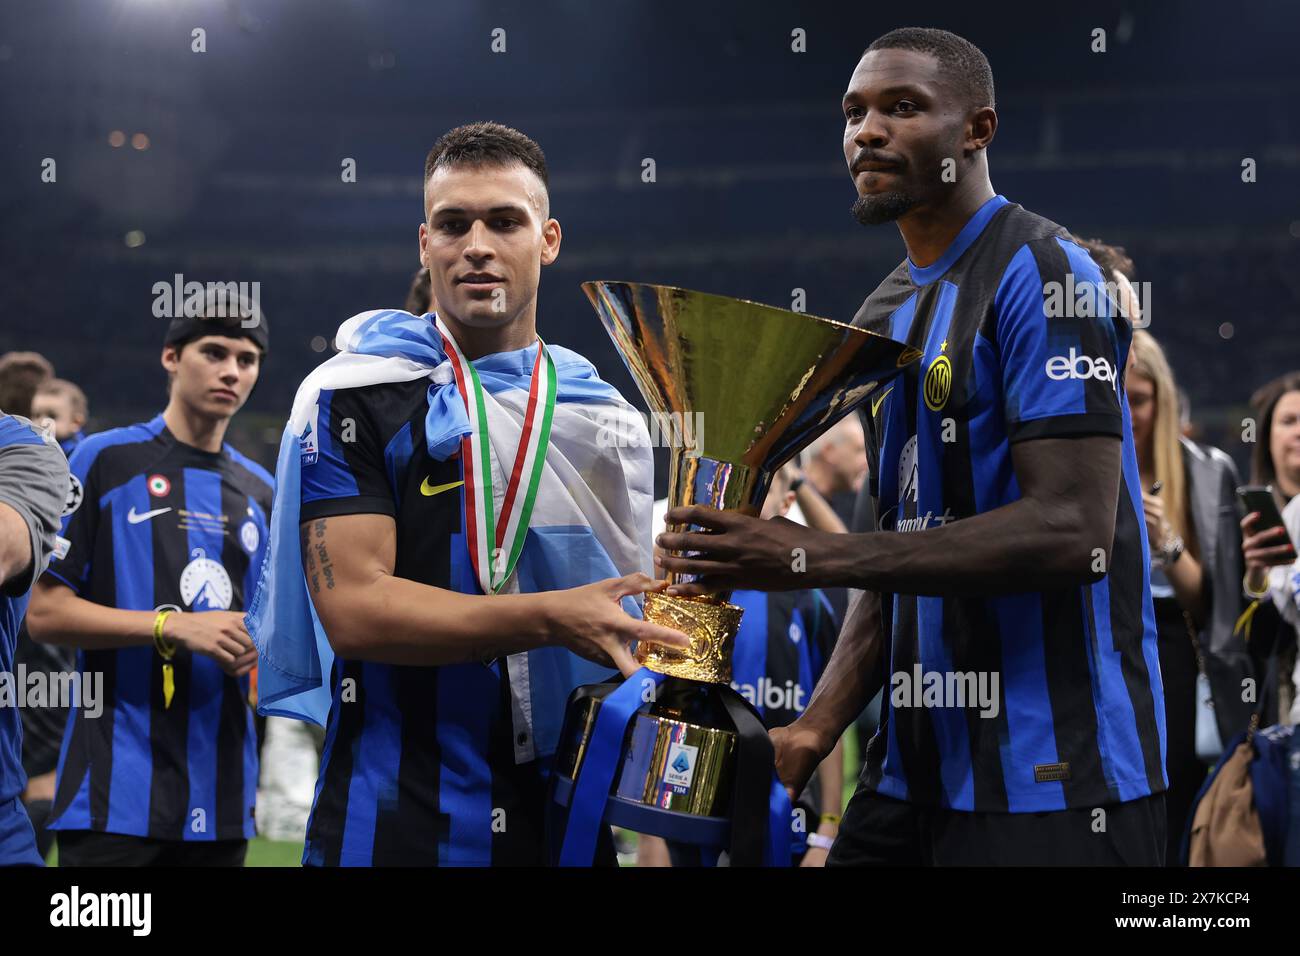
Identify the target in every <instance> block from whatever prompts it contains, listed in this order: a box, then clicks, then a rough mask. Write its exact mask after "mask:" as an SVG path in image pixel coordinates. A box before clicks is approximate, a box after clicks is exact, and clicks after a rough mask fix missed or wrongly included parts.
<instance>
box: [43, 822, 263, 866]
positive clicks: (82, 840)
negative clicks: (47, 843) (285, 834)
mask: <svg viewBox="0 0 1300 956" xmlns="http://www.w3.org/2000/svg"><path fill="white" fill-rule="evenodd" d="M57 839H58V844H59V866H60V867H64V866H243V865H244V854H245V853H247V852H248V841H247V840H202V841H200V840H156V839H154V838H153V837H138V836H128V835H127V834H125V833H102V832H100V831H98V830H59V831H58V838H57Z"/></svg>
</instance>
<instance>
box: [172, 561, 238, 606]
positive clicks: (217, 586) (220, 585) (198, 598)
mask: <svg viewBox="0 0 1300 956" xmlns="http://www.w3.org/2000/svg"><path fill="white" fill-rule="evenodd" d="M190 554H191V555H192V556H193V560H192V561H190V563H189V564H187V565H185V570H184V571H182V572H181V600H183V601H184V602H185V603H186V604H188V605H189V608H190V610H191V611H228V610H230V603H231V601H232V600H233V599H234V588H232V587H231V584H230V575H228V574H227V573H226V569H225V568H223V567H222V566H221V565H220V564H218V563H217V562H216V561H213V560H212V559H211V558H209V557H206V556H205V555H204V551H203V549H202V548H195V549H194V550H193V551H191V552H190Z"/></svg>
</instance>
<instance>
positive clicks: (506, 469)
mask: <svg viewBox="0 0 1300 956" xmlns="http://www.w3.org/2000/svg"><path fill="white" fill-rule="evenodd" d="M435 321H436V320H435V317H434V316H433V315H431V314H430V315H425V316H414V315H411V314H410V313H408V312H399V311H396V310H377V311H373V312H364V313H362V314H360V315H356V316H353V317H352V318H351V319H349V320H348V321H346V322H344V323H343V325H342V326H341V327H340V328H339V331H338V335H337V336H336V338H335V345H336V347H337V348H338V349H339V350H340V351H339V352H338V354H336V355H335V356H334V357H332V358H330V359H329V360H328V361H326V362H324V363H323V364H322V365H320V366H319V367H317V368H316V370H315V371H313V372H312V373H311V374H310V375H308V376H307V378H306V379H305V380H304V381H303V383H302V385H301V386H300V387H299V389H298V393H297V396H296V397H295V398H294V403H293V411H292V414H291V416H290V419H289V423H288V425H287V426H286V428H285V431H284V435H283V437H282V439H281V442H280V454H279V458H278V460H277V464H276V490H275V505H274V508H273V511H272V516H271V533H270V545H269V547H268V549H267V555H266V558H265V560H264V562H263V564H262V569H261V574H260V576H259V581H258V586H257V590H256V592H255V594H254V596H253V600H252V603H251V604H250V606H249V610H248V614H247V615H246V617H245V620H246V622H247V625H248V631H249V634H251V635H252V638H253V641H254V643H255V644H256V645H257V649H258V710H259V711H260V712H261V713H263V714H278V715H281V716H287V717H296V718H298V719H301V720H309V721H312V722H314V723H317V724H321V725H322V726H323V725H324V724H325V721H326V717H327V716H328V713H329V707H330V699H331V689H330V686H329V682H328V681H329V674H330V670H331V667H332V665H333V661H334V653H333V650H332V648H331V647H330V644H329V640H328V638H327V637H326V635H325V632H324V629H323V628H322V627H321V623H320V619H319V618H318V617H317V615H316V612H315V609H314V608H313V606H312V603H311V600H310V598H309V596H308V593H307V585H306V580H305V578H304V576H303V571H302V559H301V555H300V552H299V543H298V542H299V538H298V525H299V514H300V506H301V500H302V498H301V477H302V464H303V460H304V458H307V457H308V456H309V455H310V454H311V453H312V450H313V449H314V447H315V444H316V436H315V435H314V434H313V433H312V429H313V428H314V427H315V423H316V419H317V414H316V409H317V402H318V400H319V396H320V393H321V391H322V390H326V389H340V388H358V387H362V386H366V385H375V384H380V383H384V382H405V381H411V380H413V379H417V378H428V379H429V382H430V384H429V412H428V415H427V416H426V418H425V438H426V441H427V444H428V448H429V453H430V455H431V456H432V457H434V458H436V459H438V460H439V461H445V460H446V459H447V458H448V457H449V456H451V455H452V454H454V453H455V451H456V449H457V448H458V447H460V443H461V439H462V437H464V436H465V435H467V434H470V433H471V431H472V427H471V424H470V420H469V417H468V416H467V414H466V411H465V405H464V402H463V400H462V398H461V396H460V394H459V393H458V392H457V390H456V385H455V382H454V379H453V373H452V367H451V363H450V362H449V361H448V356H447V353H446V352H445V351H444V348H443V343H442V336H441V335H440V334H439V331H438V328H437V326H436V325H435ZM444 331H445V330H444ZM539 347H540V344H539V343H534V344H533V345H530V346H529V347H527V348H524V349H519V350H517V351H513V352H499V353H496V354H493V355H487V356H484V357H483V358H480V359H475V360H474V361H473V365H474V368H475V369H476V370H477V372H478V377H479V380H480V381H481V382H482V385H483V390H484V392H485V396H484V398H485V407H486V412H487V423H488V433H489V437H490V446H491V459H492V467H493V469H494V474H495V475H496V476H497V480H494V481H493V482H492V486H493V489H494V493H495V494H496V495H497V496H501V495H503V494H504V489H505V487H506V484H507V481H506V479H507V478H508V476H509V475H510V471H511V469H512V467H513V465H514V461H513V459H514V456H515V453H516V450H517V449H518V447H519V440H520V434H521V431H522V428H523V421H524V414H525V410H526V406H527V402H528V388H529V381H530V377H531V373H532V370H533V367H534V361H535V359H536V357H537V349H538V348H539ZM547 348H548V349H549V352H550V354H551V358H552V360H553V361H554V363H555V373H556V404H555V412H554V419H553V421H552V424H551V432H550V444H549V446H548V447H547V448H546V457H545V463H544V469H543V473H542V478H541V481H540V484H539V486H538V491H537V499H536V503H535V505H534V507H533V512H532V517H531V520H530V522H529V531H528V534H527V537H526V539H525V542H524V545H523V551H522V553H521V555H520V558H519V562H518V565H517V566H516V568H515V571H514V573H513V574H512V575H511V578H510V580H509V581H508V582H507V583H506V586H505V587H504V588H503V589H502V592H501V593H510V592H525V593H533V592H538V591H550V590H558V589H563V588H569V587H577V586H579V585H583V584H589V583H591V582H593V581H598V580H601V579H602V578H607V577H616V576H619V575H624V574H631V573H633V572H636V571H644V572H645V573H647V574H649V573H651V568H652V553H651V542H650V538H651V519H650V511H651V507H652V505H653V469H654V466H653V459H652V457H651V451H650V436H649V433H648V431H647V429H646V425H645V421H644V419H643V418H642V417H641V415H640V414H638V413H637V412H636V410H635V409H634V408H633V407H632V406H631V405H629V404H628V403H627V402H626V401H625V400H624V399H623V397H622V396H621V395H619V393H618V392H617V391H616V390H615V389H614V388H613V387H611V386H610V385H608V384H607V383H605V382H603V381H601V379H600V377H599V376H598V375H597V374H596V369H595V367H594V366H592V364H591V363H590V362H588V361H587V360H586V359H585V358H583V357H582V356H581V355H579V354H577V353H576V352H573V351H571V350H569V349H566V348H562V347H559V346H547ZM308 460H309V459H308ZM496 505H497V507H498V508H499V507H500V505H501V501H500V500H497V502H496ZM411 530H412V529H406V531H407V533H409V532H410V531H411ZM624 607H625V608H626V609H627V610H628V611H629V613H636V614H638V615H639V611H638V610H637V607H636V604H635V602H633V601H632V600H631V599H627V600H626V601H625V604H624ZM503 666H504V667H505V668H506V670H507V671H508V674H509V679H510V687H511V697H512V707H513V711H514V720H515V730H516V733H515V735H514V738H515V740H520V739H524V740H526V741H527V743H526V744H525V745H522V746H519V747H517V748H516V754H515V758H516V760H517V761H518V762H524V761H527V760H531V759H533V758H534V757H536V756H545V755H546V754H549V753H551V752H553V750H554V748H555V744H556V741H557V739H558V737H559V732H560V724H561V722H562V720H563V717H564V713H563V711H564V702H565V700H566V699H567V697H568V695H569V693H570V691H572V689H573V688H574V687H576V686H578V685H580V684H585V683H592V682H596V681H600V680H603V679H604V678H605V677H608V676H609V675H610V674H611V673H612V672H611V671H610V670H609V669H608V668H604V667H601V666H600V665H598V664H595V663H592V662H589V661H586V660H583V659H582V658H579V657H577V656H576V655H574V654H572V653H570V652H569V651H567V650H564V649H563V648H558V647H549V648H543V649H540V650H535V651H529V652H527V653H524V654H513V655H511V656H510V657H509V658H507V659H506V661H505V662H503ZM525 731H526V733H524V732H525Z"/></svg>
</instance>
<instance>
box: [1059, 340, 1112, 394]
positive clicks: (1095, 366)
mask: <svg viewBox="0 0 1300 956" xmlns="http://www.w3.org/2000/svg"><path fill="white" fill-rule="evenodd" d="M1043 371H1045V372H1046V373H1047V377H1048V378H1050V379H1051V380H1052V381H1054V382H1062V381H1065V379H1067V378H1075V379H1089V378H1095V379H1097V380H1098V381H1102V382H1109V383H1110V387H1111V388H1112V389H1114V390H1115V391H1116V392H1118V391H1119V374H1118V373H1117V372H1116V370H1115V366H1114V365H1112V364H1111V363H1110V362H1107V361H1106V360H1105V359H1104V358H1093V357H1092V356H1091V355H1080V354H1079V353H1078V352H1077V351H1075V349H1074V348H1073V347H1071V349H1070V354H1069V355H1053V356H1052V357H1051V358H1049V359H1048V360H1047V364H1046V365H1045V366H1044V367H1043Z"/></svg>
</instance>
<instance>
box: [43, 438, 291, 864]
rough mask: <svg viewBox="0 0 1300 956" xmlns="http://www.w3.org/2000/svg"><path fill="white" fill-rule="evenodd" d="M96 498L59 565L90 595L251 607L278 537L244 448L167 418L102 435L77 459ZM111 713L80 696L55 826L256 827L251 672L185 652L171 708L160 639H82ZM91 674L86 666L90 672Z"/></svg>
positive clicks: (261, 477)
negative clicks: (124, 644) (198, 438)
mask: <svg viewBox="0 0 1300 956" xmlns="http://www.w3.org/2000/svg"><path fill="white" fill-rule="evenodd" d="M69 465H70V466H71V469H72V474H73V477H74V478H75V479H76V480H78V481H79V482H80V485H81V489H82V498H81V502H80V505H79V506H78V507H77V509H76V510H75V511H74V512H73V513H72V514H70V515H69V516H68V517H67V518H66V519H65V521H64V527H63V535H62V536H63V539H64V540H63V541H61V542H60V552H59V556H58V557H56V559H55V560H54V561H52V562H51V563H50V568H49V570H48V571H46V574H47V575H49V576H50V577H51V578H52V579H54V580H56V581H59V582H61V583H63V584H66V585H67V586H68V587H70V588H72V589H73V590H74V591H75V592H76V593H77V594H79V595H80V596H81V597H83V598H86V599H87V600H90V601H93V602H95V603H96V604H103V605H106V606H109V607H115V608H123V609H129V610H138V611H152V610H155V609H160V608H167V607H170V608H174V609H176V610H180V611H184V612H203V611H242V610H244V609H245V601H246V600H248V599H250V598H251V597H252V593H253V589H254V586H255V584H256V581H257V573H258V570H259V568H260V566H261V562H262V558H263V556H264V554H265V550H266V542H267V518H268V516H269V515H270V511H271V494H272V481H271V476H270V475H269V474H268V473H267V472H266V470H265V469H263V468H262V467H261V466H260V465H258V464H256V463H255V462H253V461H250V460H249V459H247V458H245V457H244V456H243V455H241V454H240V453H239V452H237V451H236V450H235V449H233V448H231V447H230V446H229V445H224V446H223V447H222V450H221V451H220V452H207V451H203V450H201V449H198V448H195V447H193V446H191V445H186V444H183V443H181V442H179V441H177V440H176V439H175V437H173V435H172V434H171V432H170V431H168V429H167V427H166V425H165V424H164V422H163V417H162V416H161V415H159V416H157V417H156V418H154V419H153V420H151V421H148V422H144V423H141V424H138V425H130V426H128V427H126V428H116V429H113V430H111V431H107V432H101V433H99V434H97V435H92V436H91V437H89V438H87V439H86V440H85V441H83V442H82V443H81V444H80V445H78V447H77V448H76V450H75V451H73V453H72V457H71V459H70V460H69ZM77 667H78V670H80V671H82V672H83V674H85V675H88V676H89V675H96V674H102V675H103V697H104V704H103V712H102V713H101V714H99V715H98V716H91V715H90V714H89V712H87V711H85V710H83V709H82V708H79V707H74V708H73V709H72V711H71V713H70V714H69V716H68V724H67V727H66V729H65V731H64V736H63V747H62V750H61V752H60V754H59V767H58V778H57V782H56V785H55V787H56V789H55V798H54V808H53V811H52V818H53V820H54V822H53V824H51V827H52V828H53V829H57V830H102V831H107V832H110V833H122V834H128V835H133V836H148V837H154V838H158V839H169V840H228V839H242V838H245V837H250V836H252V835H253V833H254V823H253V802H254V796H255V794H256V790H257V740H256V736H255V734H254V732H253V718H252V710H251V708H250V707H249V703H248V695H249V678H248V677H247V676H244V677H242V678H239V679H235V678H233V677H230V676H228V675H227V674H226V673H225V672H223V671H222V670H221V668H220V667H219V666H218V665H217V664H216V662H215V661H213V660H212V659H211V658H208V657H206V656H203V655H197V656H193V655H191V654H189V653H188V652H187V651H185V650H184V649H183V648H178V649H177V652H176V655H175V659H174V661H173V669H174V670H173V673H174V687H175V689H174V694H173V697H172V700H171V703H170V706H168V705H167V704H166V701H165V697H164V691H163V660H162V658H161V657H160V656H159V655H158V654H157V652H156V651H155V650H154V648H153V647H152V646H147V647H129V648H122V649H119V650H82V651H79V652H78V654H77ZM83 679H85V678H83Z"/></svg>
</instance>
